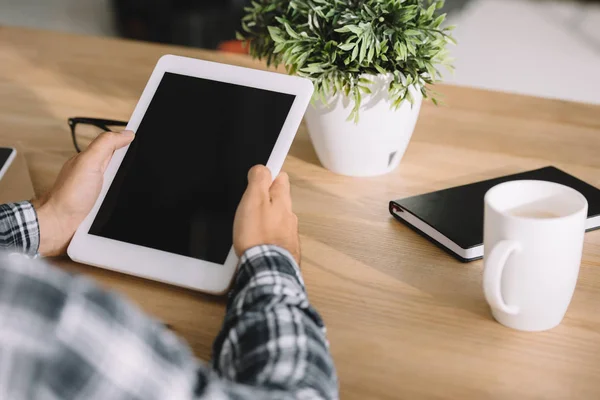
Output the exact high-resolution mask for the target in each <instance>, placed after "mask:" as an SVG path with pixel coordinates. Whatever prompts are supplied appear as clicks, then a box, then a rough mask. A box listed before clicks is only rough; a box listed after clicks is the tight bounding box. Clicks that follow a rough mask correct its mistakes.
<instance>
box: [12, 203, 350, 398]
mask: <svg viewBox="0 0 600 400" xmlns="http://www.w3.org/2000/svg"><path fill="white" fill-rule="evenodd" d="M38 246H39V228H38V223H37V216H36V213H35V210H34V209H33V207H32V205H31V204H30V203H28V202H23V203H16V204H8V205H1V206H0V248H5V249H8V250H11V251H13V253H11V254H9V253H8V252H4V253H3V254H1V255H0V399H7V400H8V399H10V400H20V399H86V400H94V399H111V400H118V399H332V398H337V397H338V387H337V377H336V373H335V368H334V365H333V361H332V359H331V355H330V353H329V349H328V344H327V340H326V338H325V329H324V326H323V322H322V320H321V318H320V317H319V315H318V314H317V312H316V311H315V310H314V309H313V308H312V307H311V306H310V304H309V302H308V299H307V296H306V291H305V289H304V284H303V281H302V277H301V276H300V272H299V270H298V266H297V265H296V263H295V262H294V260H293V258H292V257H291V256H290V255H289V253H287V252H286V251H285V250H283V249H280V248H278V247H274V246H259V247H255V248H252V249H250V250H248V251H247V252H246V254H244V255H243V257H242V259H241V265H240V269H239V272H238V275H237V278H236V280H235V283H234V287H233V289H232V293H231V296H230V299H229V303H228V305H227V314H226V316H225V321H224V323H223V327H222V330H221V332H220V333H219V335H218V337H217V339H216V340H215V343H214V347H213V360H212V363H211V364H210V366H208V365H206V364H204V363H201V362H199V361H198V360H196V359H195V358H194V355H193V354H192V352H191V350H190V348H189V347H188V346H187V345H186V344H185V343H184V342H183V341H182V340H181V339H179V338H177V337H176V336H175V335H174V334H173V333H172V332H170V331H169V330H167V329H166V328H164V326H163V325H162V324H161V323H159V322H157V321H155V320H153V319H151V318H149V317H148V316H146V315H145V314H144V313H143V312H142V311H140V310H139V309H138V308H137V307H136V306H134V305H133V304H131V303H130V302H128V301H126V300H125V299H123V298H122V297H121V296H119V295H118V294H116V293H113V292H110V291H106V290H103V289H101V288H99V287H98V286H96V285H95V284H94V283H93V282H91V281H90V280H89V279H86V278H84V277H80V276H72V275H70V274H68V273H66V272H64V271H61V270H59V269H56V268H53V267H51V266H49V265H48V264H46V263H45V262H43V261H42V260H39V259H38V260H32V259H30V257H24V256H22V255H20V254H16V253H15V252H17V253H21V254H25V255H28V256H35V255H36V252H37V249H38Z"/></svg>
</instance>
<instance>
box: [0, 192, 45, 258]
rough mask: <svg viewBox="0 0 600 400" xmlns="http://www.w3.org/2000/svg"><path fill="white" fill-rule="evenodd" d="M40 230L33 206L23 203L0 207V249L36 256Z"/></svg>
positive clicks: (26, 202)
mask: <svg viewBox="0 0 600 400" xmlns="http://www.w3.org/2000/svg"><path fill="white" fill-rule="evenodd" d="M39 244H40V230H39V225H38V220H37V214H36V212H35V209H34V208H33V205H32V204H31V203H30V202H28V201H24V202H21V203H11V204H2V205H0V249H4V250H11V251H15V252H18V253H23V254H26V255H28V256H34V255H36V253H37V251H38V248H39Z"/></svg>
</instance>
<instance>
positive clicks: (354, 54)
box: [350, 42, 359, 61]
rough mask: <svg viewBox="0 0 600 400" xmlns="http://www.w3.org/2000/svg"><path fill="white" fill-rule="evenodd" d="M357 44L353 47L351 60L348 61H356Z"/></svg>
mask: <svg viewBox="0 0 600 400" xmlns="http://www.w3.org/2000/svg"><path fill="white" fill-rule="evenodd" d="M358 48H359V46H358V42H357V43H356V46H354V50H352V58H351V60H350V61H354V60H356V57H358Z"/></svg>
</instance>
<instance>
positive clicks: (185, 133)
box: [89, 72, 295, 264]
mask: <svg viewBox="0 0 600 400" xmlns="http://www.w3.org/2000/svg"><path fill="white" fill-rule="evenodd" d="M294 98H295V96H294V95H289V94H284V93H277V92H271V91H268V90H263V89H255V88H250V87H246V86H239V85H234V84H230V83H222V82H216V81H211V80H206V79H201V78H195V77H190V76H184V75H178V74H173V73H168V72H167V73H165V74H164V76H163V78H162V81H161V83H160V84H159V86H158V89H157V90H156V93H155V95H154V97H153V99H152V101H151V103H150V106H149V107H148V110H147V111H146V114H145V115H144V118H143V120H142V122H141V124H140V126H139V128H138V130H137V132H136V133H137V134H136V138H135V140H134V141H133V142H132V143H131V145H130V147H129V150H128V151H127V154H126V155H125V157H124V159H123V162H122V163H121V166H120V168H119V171H118V172H117V174H116V175H115V178H114V180H113V182H112V184H111V186H110V189H109V190H108V193H107V195H106V198H105V199H104V202H103V203H102V205H101V207H100V210H99V211H98V214H97V215H96V219H95V220H94V222H93V223H92V226H91V228H90V231H89V233H90V234H92V235H96V236H102V237H105V238H109V239H114V240H118V241H120V242H127V243H131V244H136V245H140V246H145V247H150V248H153V249H158V250H164V251H167V252H170V253H176V254H180V255H184V256H189V257H194V258H197V259H201V260H206V261H211V262H214V263H218V264H223V263H225V260H226V258H227V255H228V253H229V250H230V248H231V245H232V228H233V218H234V215H235V210H236V208H237V205H238V203H239V201H240V199H241V197H242V194H243V193H244V190H245V189H246V185H247V174H248V170H249V169H250V168H251V167H252V166H253V165H256V164H266V163H267V161H268V159H269V156H270V154H271V151H272V150H273V147H274V146H275V142H276V141H277V137H278V136H279V133H280V131H281V128H282V127H283V123H284V122H285V120H286V118H287V115H288V113H289V111H290V109H291V107H292V103H293V102H294Z"/></svg>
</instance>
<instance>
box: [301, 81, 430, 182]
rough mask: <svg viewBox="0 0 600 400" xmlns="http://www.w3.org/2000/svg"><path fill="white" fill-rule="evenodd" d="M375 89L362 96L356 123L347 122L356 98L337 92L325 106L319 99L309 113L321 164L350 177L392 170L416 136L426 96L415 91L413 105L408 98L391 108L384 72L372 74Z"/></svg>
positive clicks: (307, 122) (387, 82)
mask: <svg viewBox="0 0 600 400" xmlns="http://www.w3.org/2000/svg"><path fill="white" fill-rule="evenodd" d="M369 79H371V80H373V81H374V84H373V85H372V86H371V87H370V88H371V90H372V92H373V94H371V95H363V99H362V104H361V107H360V119H359V122H358V124H355V123H354V122H353V121H347V120H346V119H347V118H348V115H350V111H351V110H352V107H353V102H352V101H350V100H349V99H348V98H347V97H345V96H342V95H337V96H335V97H332V98H330V99H329V101H328V104H327V105H324V104H322V102H320V101H315V102H314V104H311V105H310V106H309V107H308V110H307V112H306V124H307V126H308V131H309V133H310V137H311V140H312V142H313V145H314V147H315V150H316V152H317V156H318V157H319V160H320V161H321V164H323V166H324V167H325V168H327V169H329V170H330V171H333V172H335V173H338V174H342V175H349V176H375V175H381V174H385V173H387V172H390V171H392V170H394V169H395V168H396V167H397V166H398V164H399V163H400V160H401V159H402V156H403V155H404V152H405V151H406V148H407V146H408V142H409V141H410V138H411V136H412V133H413V130H414V128H415V124H416V122H417V118H418V116H419V110H420V109H421V102H422V100H423V96H422V95H421V93H420V92H418V91H411V93H412V94H413V97H414V98H415V101H414V104H413V105H412V107H411V104H410V103H409V102H407V101H405V102H404V103H403V104H402V105H401V106H400V108H399V109H398V110H395V111H394V110H391V109H390V104H391V103H390V100H389V96H388V90H387V87H388V86H387V85H388V84H389V78H388V77H386V76H384V75H379V76H376V77H369Z"/></svg>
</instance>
